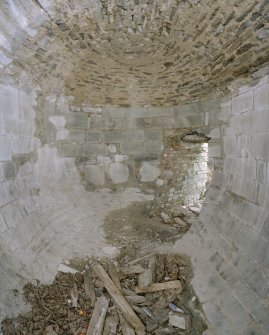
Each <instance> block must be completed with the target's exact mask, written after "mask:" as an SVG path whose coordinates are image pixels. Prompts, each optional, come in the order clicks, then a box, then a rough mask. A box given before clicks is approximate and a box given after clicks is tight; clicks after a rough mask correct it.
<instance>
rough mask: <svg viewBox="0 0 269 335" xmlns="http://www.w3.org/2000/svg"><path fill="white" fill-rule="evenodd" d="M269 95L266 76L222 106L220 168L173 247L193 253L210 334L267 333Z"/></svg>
mask: <svg viewBox="0 0 269 335" xmlns="http://www.w3.org/2000/svg"><path fill="white" fill-rule="evenodd" d="M268 92H269V79H268V77H266V78H264V79H263V80H261V81H260V83H259V84H258V85H256V86H254V87H242V88H241V89H240V90H239V92H237V93H235V94H233V95H232V96H231V97H227V98H225V99H223V100H222V102H221V109H220V114H219V116H220V117H221V118H223V117H224V116H225V115H230V117H229V119H228V121H229V122H228V123H227V124H226V125H223V126H222V127H221V132H222V138H223V146H222V155H221V160H222V161H223V164H220V165H219V166H215V170H214V173H213V178H212V181H211V185H210V188H209V190H208V191H207V193H206V201H205V203H204V206H203V209H202V212H201V214H200V217H199V222H197V223H196V224H195V225H194V226H193V228H192V234H190V235H189V236H185V237H184V238H183V241H181V242H180V243H178V246H177V247H178V249H177V250H179V249H180V250H182V251H183V252H184V251H185V252H186V253H190V254H191V255H192V260H193V264H194V270H195V278H194V287H195V289H196V291H197V293H198V296H199V298H200V299H201V301H202V303H203V307H204V310H205V312H206V314H207V317H208V320H209V322H210V323H211V325H212V327H211V332H212V334H218V335H219V334H240V335H241V334H242V335H246V334H264V335H265V334H268V332H269V327H268V313H269V305H268V301H269V300H268V299H269V272H268V267H269V263H268V260H269V258H268V256H269V243H268V242H269V241H268V240H269V237H268V217H269V211H268V194H269V193H268V192H269V186H268V166H269V165H268V164H269V156H268V143H269V134H268V122H269V113H268V110H269V100H268V97H269V94H268ZM215 116H217V114H216V115H215ZM194 245H195V248H194ZM198 250H199V251H198ZM211 332H209V331H208V334H211Z"/></svg>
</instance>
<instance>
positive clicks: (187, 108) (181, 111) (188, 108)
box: [174, 103, 199, 115]
mask: <svg viewBox="0 0 269 335" xmlns="http://www.w3.org/2000/svg"><path fill="white" fill-rule="evenodd" d="M196 113H199V104H198V103H194V104H188V105H182V106H175V107H174V114H175V115H185V114H196Z"/></svg>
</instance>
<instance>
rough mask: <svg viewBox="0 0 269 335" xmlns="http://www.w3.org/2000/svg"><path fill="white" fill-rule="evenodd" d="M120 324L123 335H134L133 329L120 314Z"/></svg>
mask: <svg viewBox="0 0 269 335" xmlns="http://www.w3.org/2000/svg"><path fill="white" fill-rule="evenodd" d="M120 323H121V330H122V334H123V335H135V331H134V329H133V328H132V327H131V326H130V325H129V323H128V322H127V321H126V320H125V319H124V317H123V316H122V315H121V314H120Z"/></svg>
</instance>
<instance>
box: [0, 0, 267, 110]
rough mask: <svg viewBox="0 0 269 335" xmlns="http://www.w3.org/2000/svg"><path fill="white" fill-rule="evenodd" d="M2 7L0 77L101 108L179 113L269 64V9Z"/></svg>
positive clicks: (150, 4) (149, 1) (242, 4)
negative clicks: (170, 108)
mask: <svg viewBox="0 0 269 335" xmlns="http://www.w3.org/2000/svg"><path fill="white" fill-rule="evenodd" d="M0 6H1V12H2V20H1V23H0V53H2V56H0V62H1V63H2V66H1V67H0V71H1V72H0V77H1V76H2V77H3V76H4V74H8V75H9V76H10V75H11V76H12V77H13V78H20V80H30V79H29V78H31V80H32V82H33V83H35V84H38V85H40V88H41V89H42V91H43V93H45V94H51V93H55V92H56V93H57V92H63V93H64V94H65V95H72V96H74V97H75V99H76V101H77V102H85V101H86V102H88V103H90V104H92V105H93V106H103V105H109V106H143V105H159V106H161V105H176V104H179V103H181V102H186V101H190V100H194V99H199V98H202V97H204V96H206V95H208V94H209V93H210V92H211V91H212V90H216V89H220V90H222V89H224V88H225V86H226V85H227V84H228V83H229V82H231V81H232V80H233V79H234V78H237V77H241V76H244V77H247V76H248V75H249V74H251V73H253V72H254V71H255V70H256V69H257V68H260V67H261V66H262V64H264V63H266V62H268V61H269V2H268V1H267V0H265V1H253V0H243V1H242V0H227V1H223V0H167V1H163V0H130V1H127V0H95V1H94V0H78V1H75V0H53V1H52V0H31V1H30V0H28V1H24V0H23V1H20V0H7V1H3V3H2V4H1V5H0ZM22 74H24V75H22ZM25 74H27V75H25Z"/></svg>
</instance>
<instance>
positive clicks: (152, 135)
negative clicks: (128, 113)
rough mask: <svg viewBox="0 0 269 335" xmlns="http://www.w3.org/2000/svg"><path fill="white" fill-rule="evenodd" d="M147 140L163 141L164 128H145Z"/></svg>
mask: <svg viewBox="0 0 269 335" xmlns="http://www.w3.org/2000/svg"><path fill="white" fill-rule="evenodd" d="M144 136H145V142H162V141H163V130H162V129H146V130H144Z"/></svg>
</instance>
